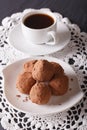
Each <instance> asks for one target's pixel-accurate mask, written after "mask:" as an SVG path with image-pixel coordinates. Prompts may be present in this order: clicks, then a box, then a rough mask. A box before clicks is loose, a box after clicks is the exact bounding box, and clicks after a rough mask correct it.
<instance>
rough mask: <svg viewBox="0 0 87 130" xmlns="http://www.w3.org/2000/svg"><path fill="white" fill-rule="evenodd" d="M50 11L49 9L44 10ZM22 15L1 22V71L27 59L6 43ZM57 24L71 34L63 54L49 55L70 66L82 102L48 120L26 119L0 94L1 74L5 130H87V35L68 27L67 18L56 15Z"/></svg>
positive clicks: (0, 103) (0, 101) (0, 109)
mask: <svg viewBox="0 0 87 130" xmlns="http://www.w3.org/2000/svg"><path fill="white" fill-rule="evenodd" d="M47 10H49V9H47ZM29 11H32V9H26V10H24V11H23V12H20V13H16V14H13V15H11V17H6V18H5V19H3V20H2V26H0V71H1V70H2V69H3V68H4V67H5V66H6V65H8V64H10V63H12V62H14V61H16V60H18V59H21V58H25V57H28V55H25V54H23V53H22V52H19V51H18V50H16V49H15V48H13V47H12V46H11V45H10V44H9V42H8V36H9V32H10V31H11V29H12V28H14V27H15V25H17V24H18V23H19V22H20V19H21V17H22V16H23V14H24V13H26V12H29ZM55 15H56V17H57V18H58V20H59V21H61V22H64V23H65V24H66V25H67V26H68V27H69V30H70V32H71V40H70V43H69V44H68V46H67V47H65V48H64V49H63V50H62V51H60V52H56V53H53V54H50V56H54V57H57V58H59V59H61V60H63V61H65V62H66V63H68V64H70V65H71V66H72V67H73V69H74V70H75V72H76V73H77V76H78V80H79V83H80V87H81V90H82V91H83V92H84V97H83V99H82V100H81V101H80V102H79V103H77V104H76V105H75V106H73V107H72V108H70V109H69V110H67V111H64V112H62V113H57V114H53V115H50V116H48V117H39V116H27V114H26V113H23V112H20V111H17V110H15V109H13V108H12V107H11V106H10V105H9V104H8V103H7V101H6V99H5V97H4V93H3V75H2V73H0V120H1V124H2V126H3V128H4V129H6V130H87V34H86V33H84V32H80V28H79V27H78V26H77V25H75V24H71V23H70V21H69V20H68V18H63V17H62V15H60V14H59V13H55Z"/></svg>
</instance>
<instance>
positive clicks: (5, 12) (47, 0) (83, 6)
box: [0, 0, 87, 130]
mask: <svg viewBox="0 0 87 130" xmlns="http://www.w3.org/2000/svg"><path fill="white" fill-rule="evenodd" d="M26 8H35V9H39V8H50V9H51V10H52V11H55V12H59V13H61V14H62V15H63V16H64V17H68V18H69V19H70V20H71V22H72V23H76V24H78V25H79V27H80V28H81V31H85V32H87V0H0V23H1V21H2V19H3V18H4V17H6V16H10V15H11V14H13V13H16V12H20V11H23V10H24V9H26ZM0 130H3V129H2V128H1V126H0Z"/></svg>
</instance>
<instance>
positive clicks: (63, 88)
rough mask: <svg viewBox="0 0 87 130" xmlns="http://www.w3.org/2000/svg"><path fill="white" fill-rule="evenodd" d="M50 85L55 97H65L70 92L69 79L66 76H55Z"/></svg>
mask: <svg viewBox="0 0 87 130" xmlns="http://www.w3.org/2000/svg"><path fill="white" fill-rule="evenodd" d="M49 84H50V86H51V90H52V94H53V95H64V94H65V93H66V92H67V90H68V86H69V79H68V77H67V76H66V75H63V76H59V77H58V76H55V77H54V78H53V79H52V80H51V81H50V83H49Z"/></svg>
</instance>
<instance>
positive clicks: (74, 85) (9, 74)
mask: <svg viewBox="0 0 87 130" xmlns="http://www.w3.org/2000/svg"><path fill="white" fill-rule="evenodd" d="M32 59H47V60H48V61H54V62H57V63H59V64H60V65H61V66H62V67H63V68H64V71H65V73H66V75H67V76H68V77H69V90H68V92H67V93H66V94H65V95H63V96H52V97H51V99H50V101H49V102H48V104H46V105H37V104H34V103H32V102H31V100H28V101H26V102H24V100H25V98H26V96H27V95H24V94H21V93H20V92H19V91H18V90H17V88H16V79H17V76H18V75H19V73H20V72H21V70H22V67H23V64H24V62H26V61H29V60H32ZM3 75H4V93H5V96H6V98H7V100H8V102H9V104H10V105H12V106H13V107H14V108H16V109H18V110H20V111H22V112H26V113H27V114H31V115H35V114H36V115H38V114H39V115H46V114H48V115H49V114H53V113H57V112H62V111H64V110H66V109H68V108H70V107H72V106H73V105H75V104H76V103H77V102H78V101H80V100H81V98H82V97H83V93H82V92H81V90H80V88H79V84H78V80H77V77H76V74H75V72H74V71H73V69H72V68H71V66H70V65H68V64H66V63H65V62H63V61H61V60H58V59H56V58H52V57H36V58H27V59H22V60H19V61H17V62H15V63H13V64H11V65H8V66H7V67H6V68H5V69H4V70H3ZM17 95H20V96H21V97H17ZM27 97H28V96H27Z"/></svg>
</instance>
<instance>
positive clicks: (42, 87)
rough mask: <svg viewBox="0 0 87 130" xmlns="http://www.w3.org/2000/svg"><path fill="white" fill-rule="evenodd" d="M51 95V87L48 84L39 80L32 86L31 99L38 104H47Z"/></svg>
mask: <svg viewBox="0 0 87 130" xmlns="http://www.w3.org/2000/svg"><path fill="white" fill-rule="evenodd" d="M50 97H51V89H50V87H49V86H48V84H45V83H41V82H38V83H36V84H35V85H33V87H32V88H31V91H30V99H31V101H32V102H33V103H36V104H39V105H40V104H46V103H48V101H49V99H50Z"/></svg>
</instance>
